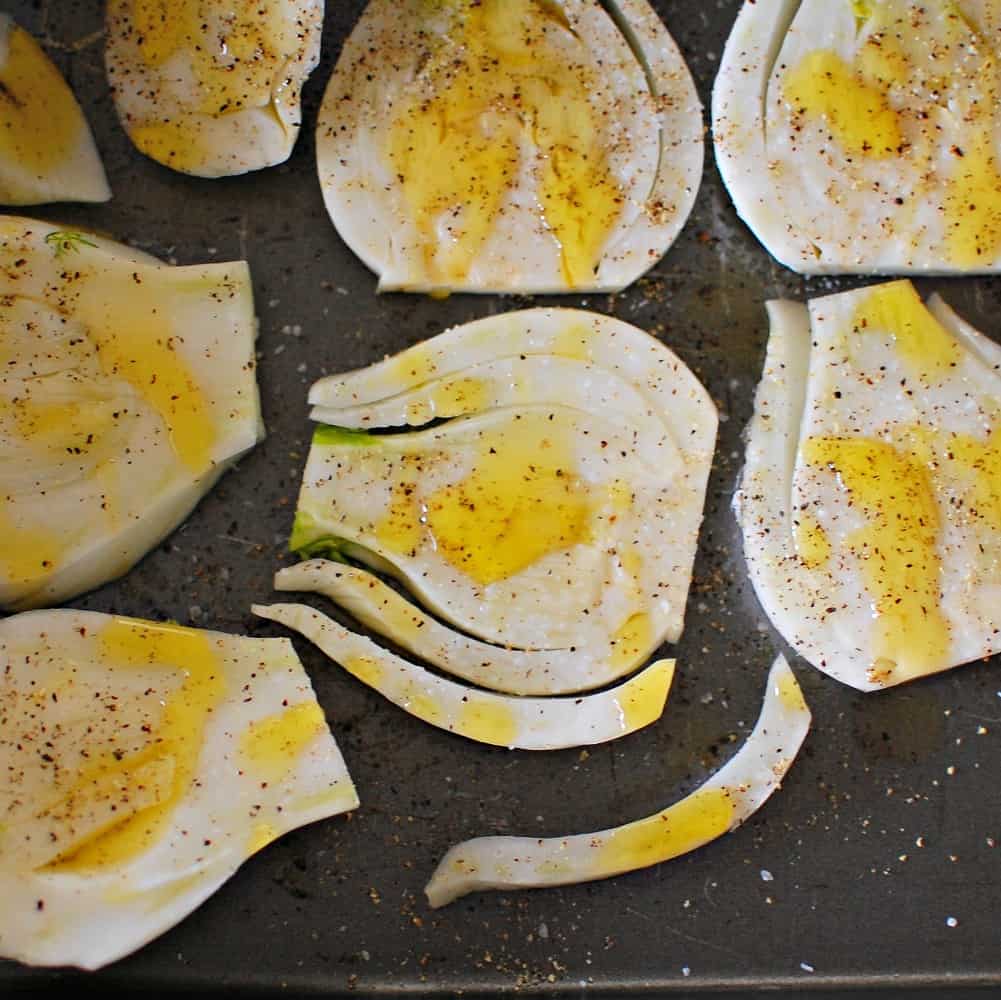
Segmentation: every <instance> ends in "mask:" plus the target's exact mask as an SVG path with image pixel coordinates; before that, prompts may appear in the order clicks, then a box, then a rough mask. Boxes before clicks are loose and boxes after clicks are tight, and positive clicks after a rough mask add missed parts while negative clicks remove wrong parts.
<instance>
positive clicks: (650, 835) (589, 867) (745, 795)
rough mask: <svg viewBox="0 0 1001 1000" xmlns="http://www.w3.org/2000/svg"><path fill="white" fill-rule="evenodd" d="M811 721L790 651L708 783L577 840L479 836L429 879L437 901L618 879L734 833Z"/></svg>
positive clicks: (766, 793)
mask: <svg viewBox="0 0 1001 1000" xmlns="http://www.w3.org/2000/svg"><path fill="white" fill-rule="evenodd" d="M809 727H810V710H809V709H808V708H807V706H806V702H805V701H804V700H803V694H802V692H801V691H800V688H799V685H798V684H797V682H796V678H795V676H794V675H793V673H792V671H791V670H790V669H789V665H788V664H787V663H786V661H785V659H784V658H783V657H782V656H779V657H778V659H776V661H775V663H774V664H773V666H772V668H771V671H770V672H769V675H768V684H767V688H766V690H765V697H764V703H763V705H762V708H761V715H760V716H759V718H758V721H757V723H756V724H755V726H754V730H753V731H752V733H751V735H750V736H749V737H748V738H747V742H745V743H744V745H743V746H742V747H741V748H740V750H738V751H737V753H736V754H735V755H734V756H733V757H732V758H731V759H730V760H729V761H728V762H727V763H726V764H725V765H724V766H723V767H722V768H720V770H719V771H717V772H716V774H714V775H713V776H712V777H711V778H710V779H709V780H708V781H707V782H705V784H703V785H701V786H700V787H699V788H697V789H696V790H695V791H694V792H692V793H691V794H690V795H688V796H686V797H685V798H683V799H681V800H680V801H678V802H675V803H674V804H673V805H671V806H668V807H667V808H666V809H663V810H661V811H660V812H657V813H654V814H653V815H652V816H647V817H645V818H644V819H640V820H636V821H634V822H632V823H628V824H626V825H625V826H619V827H613V828H611V829H608V830H601V831H600V832H598V833H583V834H577V835H575V836H571V837H552V838H546V839H535V838H532V837H478V838H476V839H475V840H467V841H465V842H464V843H461V844H457V845H456V846H455V847H453V848H451V849H450V850H449V851H448V853H447V854H446V855H445V857H444V858H442V860H441V862H440V863H439V864H438V867H437V868H436V869H435V872H434V874H433V875H432V876H431V880H430V882H428V884H427V886H426V888H425V890H424V891H425V893H426V894H427V897H428V902H429V903H430V904H431V905H432V906H433V907H439V906H446V905H447V904H449V903H451V902H453V901H454V900H456V899H458V898H459V897H460V896H464V895H466V894H467V893H470V892H480V891H483V890H486V889H533V888H542V887H546V886H556V885H572V884H575V883H578V882H592V881H595V880H597V879H603V878H611V877H612V876H614V875H621V874H622V873H624V872H628V871H635V870H637V869H639V868H646V867H649V866H650V865H655V864H660V863H661V862H663V861H669V860H670V859H671V858H676V857H679V856H680V855H682V854H687V853H688V852H689V851H694V850H696V849H697V848H699V847H702V846H703V845H704V844H707V843H709V842H710V841H712V840H715V839H716V838H717V837H719V836H721V835H722V834H724V833H728V832H730V831H732V830H735V829H736V828H737V827H738V826H740V824H741V823H743V822H744V821H745V820H747V819H748V817H750V816H751V815H752V814H753V813H755V812H756V811H757V810H758V809H760V808H761V806H762V805H763V804H764V803H765V802H766V801H767V800H768V798H769V797H770V796H771V794H772V792H774V791H775V790H776V789H777V788H778V787H779V785H780V783H781V781H782V779H783V778H784V777H785V774H786V772H787V771H788V770H789V768H790V766H791V765H792V762H793V760H794V759H795V757H796V754H797V753H798V752H799V748H800V747H801V746H802V744H803V740H804V739H805V738H806V734H807V731H808V730H809Z"/></svg>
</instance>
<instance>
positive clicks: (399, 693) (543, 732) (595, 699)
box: [252, 604, 674, 750]
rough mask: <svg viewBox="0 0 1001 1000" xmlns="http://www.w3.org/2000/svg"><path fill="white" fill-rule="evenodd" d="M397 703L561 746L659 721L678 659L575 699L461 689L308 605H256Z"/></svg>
mask: <svg viewBox="0 0 1001 1000" xmlns="http://www.w3.org/2000/svg"><path fill="white" fill-rule="evenodd" d="M252 610H253V612H254V614H255V615H257V616H259V617H260V618H267V619H270V620H271V621H275V622H278V623H280V624H282V625H285V626H286V627H287V628H290V629H293V630H295V631H296V632H299V633H301V634H302V635H304V636H305V637H306V638H307V639H309V640H310V641H311V642H313V643H315V644H316V645H317V646H319V648H320V649H321V650H323V652H324V653H326V654H327V656H329V657H330V658H331V659H332V660H334V661H335V662H337V663H339V664H340V665H341V666H342V667H344V669H345V670H347V671H348V672H349V673H351V674H352V675H354V676H355V677H356V678H357V679H358V680H360V681H361V682H362V683H363V684H367V685H368V686H369V687H371V688H373V689H374V690H376V691H378V692H379V693H380V694H381V695H383V696H384V697H385V698H388V699H389V700H390V701H391V702H393V703H394V704H395V705H398V706H399V707H400V708H402V709H404V710H405V711H407V712H409V713H410V714H411V715H414V716H416V717H417V718H419V719H421V720H422V721H424V722H427V723H429V724H430V725H432V726H437V727H438V728H439V729H445V730H447V731H449V732H452V733H455V734H456V735H458V736H465V737H466V738H467V739H471V740H475V741H476V742H479V743H488V744H491V745H493V746H500V747H507V748H509V749H519V750H559V749H564V748H566V747H577V746H589V745H591V744H595V743H605V742H607V741H609V740H614V739H618V738H619V737H620V736H625V735H627V734H628V733H631V732H635V731H636V730H637V729H642V728H643V727H644V726H648V725H650V723H652V722H655V721H656V720H657V719H658V718H660V716H661V714H662V713H663V711H664V703H665V701H666V699H667V693H668V690H669V689H670V686H671V681H672V679H673V677H674V661H673V660H658V661H657V662H655V663H653V664H651V665H650V666H649V667H647V668H646V669H645V670H643V671H641V672H640V673H638V674H637V675H636V676H635V677H633V678H632V679H630V680H628V681H626V682H625V683H624V684H621V685H619V686H618V687H616V688H612V689H611V690H609V691H603V692H601V693H600V694H592V695H584V696H581V697H578V698H512V697H507V696H505V695H499V694H494V693H492V692H488V691H478V690H475V689H473V688H468V687H464V686H463V685H461V684H457V683H455V682H454V681H450V680H446V679H445V678H443V677H438V676H437V675H435V674H432V673H430V672H429V671H427V670H425V669H424V668H423V667H419V666H417V665H416V664H413V663H410V662H408V661H407V660H404V659H402V658H401V657H399V656H396V655H394V654H393V653H390V652H387V651H386V650H385V649H383V648H382V647H381V646H378V645H376V643H374V642H372V641H371V640H370V639H367V638H365V637H364V636H360V635H357V634H356V633H354V632H351V631H349V630H348V629H345V628H342V627H341V626H340V625H338V624H337V623H336V622H335V621H333V620H332V619H331V618H328V617H327V616H326V615H324V614H322V613H321V612H319V611H316V610H314V609H313V608H310V607H308V606H307V605H304V604H273V605H254V607H253V609H252Z"/></svg>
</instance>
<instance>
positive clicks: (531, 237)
mask: <svg viewBox="0 0 1001 1000" xmlns="http://www.w3.org/2000/svg"><path fill="white" fill-rule="evenodd" d="M373 60H375V61H377V63H378V67H377V68H373ZM703 144H704V140H703V131H702V113H701V107H700V104H699V98H698V95H697V93H696V91H695V87H694V84H693V82H692V79H691V76H690V74H689V72H688V69H687V67H686V65H685V62H684V59H683V57H682V55H681V53H680V51H679V50H678V48H677V46H676V45H675V43H674V40H673V39H672V38H671V36H670V35H669V33H668V31H667V29H666V28H665V26H664V25H663V23H662V22H661V20H660V18H659V17H658V16H657V14H656V13H655V12H654V11H653V9H652V7H651V6H650V4H649V3H647V0H620V2H618V3H615V4H609V3H600V2H598V0H561V2H560V3H549V2H545V3H539V2H536V0H446V2H443V3H427V2H426V0H402V2H396V0H370V2H369V3H368V4H367V6H366V8H365V11H364V13H363V14H362V16H361V18H360V20H359V21H358V24H357V26H356V27H355V29H354V31H353V32H352V34H351V36H350V38H349V39H348V40H347V42H346V43H345V45H344V47H343V49H342V51H341V54H340V57H339V58H338V61H337V66H336V67H335V69H334V73H333V75H332V77H331V80H330V84H329V86H328V88H327V92H326V95H325V96H324V100H323V106H322V108H321V110H320V121H319V128H318V135H317V166H318V169H319V176H320V184H321V187H322V189H323V193H324V199H325V201H326V205H327V210H328V212H329V214H330V217H331V219H332V220H333V222H334V225H335V226H336V227H337V229H338V232H339V233H340V235H341V236H342V238H343V239H344V241H345V242H346V243H347V244H348V246H349V247H350V248H351V249H352V250H353V251H354V252H355V253H356V254H357V255H358V256H359V257H360V258H361V259H362V260H363V261H364V262H365V264H366V265H368V267H370V268H371V269H372V270H373V271H375V272H376V273H377V274H378V276H379V288H380V289H381V290H406V291H425V292H426V291H439V290H443V289H447V290H451V291H473V292H566V291H572V290H576V291H584V290H589V289H590V290H614V289H620V288H623V287H625V286H626V285H628V284H630V283H632V282H633V281H635V280H636V279H637V278H639V277H640V275H642V274H643V273H644V272H645V271H647V270H648V268H650V267H651V266H652V265H653V264H654V263H656V261H657V260H659V259H660V257H661V256H662V255H663V254H664V253H665V252H666V250H667V249H668V247H669V246H670V245H671V243H672V242H673V241H674V239H675V237H676V236H677V234H678V232H679V231H680V230H681V227H682V226H683V224H684V222H685V220H686V218H687V217H688V214H689V212H690V210H691V207H692V204H693V202H694V200H695V195H696V192H697V190H698V186H699V182H700V179H701V173H702V159H703Z"/></svg>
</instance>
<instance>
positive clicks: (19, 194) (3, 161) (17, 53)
mask: <svg viewBox="0 0 1001 1000" xmlns="http://www.w3.org/2000/svg"><path fill="white" fill-rule="evenodd" d="M110 197H111V189H110V188H109V187H108V180H107V178H106V177H105V174H104V167H103V166H102V165H101V158H100V155H99V154H98V151H97V146H96V145H95V144H94V136H93V134H92V133H91V131H90V126H89V125H88V124H87V120H86V118H84V116H83V111H81V110H80V105H79V104H78V103H77V100H76V98H75V97H74V96H73V92H72V91H71V90H70V88H69V86H68V85H67V83H66V81H65V80H64V79H63V77H62V74H60V72H59V70H58V69H56V67H55V66H54V65H53V63H52V62H51V61H50V60H49V57H48V56H47V55H46V54H45V52H44V51H43V49H42V48H41V46H39V44H38V43H37V42H36V41H35V40H34V39H33V38H32V37H31V35H29V34H28V33H27V32H26V31H25V30H24V29H22V28H19V27H18V26H17V25H16V24H15V23H14V21H13V20H12V19H11V17H10V16H9V15H8V14H4V13H0V205H40V204H43V203H45V202H50V201H89V202H93V201H107V200H108V199H109V198H110Z"/></svg>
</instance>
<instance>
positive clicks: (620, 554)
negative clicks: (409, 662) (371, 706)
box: [280, 309, 716, 694]
mask: <svg viewBox="0 0 1001 1000" xmlns="http://www.w3.org/2000/svg"><path fill="white" fill-rule="evenodd" d="M310 401H311V402H312V403H313V405H314V410H313V415H314V417H318V418H321V419H324V420H328V421H332V422H333V423H336V424H339V425H341V426H340V427H321V428H319V429H318V430H317V432H316V435H315V437H314V442H313V446H312V448H311V450H310V455H309V458H308V460H307V466H306V471H305V475H304V478H303V485H302V489H301V492H300V496H299V504H298V509H297V514H296V522H295V528H294V532H293V538H292V548H293V549H294V550H296V551H298V552H300V553H301V554H303V555H306V556H325V557H329V558H334V559H341V560H344V559H350V560H352V561H354V562H361V563H364V564H366V565H367V566H368V567H370V568H372V569H375V570H379V571H384V572H387V573H390V574H392V575H393V576H395V577H397V578H398V579H400V580H402V581H403V582H404V583H405V585H406V586H407V587H408V588H409V589H410V591H411V592H412V593H413V594H414V595H415V596H416V597H417V599H418V600H419V601H420V602H421V603H422V604H424V605H426V606H427V607H428V608H429V609H430V610H431V611H433V612H435V613H436V614H437V615H438V616H439V617H440V618H442V619H444V621H446V622H447V623H449V624H451V625H454V626H456V627H458V628H461V629H462V630H463V631H464V632H466V633H467V636H463V637H459V636H457V635H456V636H455V637H454V638H453V639H452V640H449V639H448V637H447V636H446V633H445V632H444V631H443V630H442V628H441V626H435V627H429V629H428V631H427V632H420V633H417V632H415V628H418V629H421V630H422V629H423V628H424V625H420V626H414V625H413V622H414V616H416V618H417V619H419V620H421V621H422V622H424V623H426V624H429V625H430V622H431V619H430V618H429V617H428V616H427V615H425V614H424V613H423V612H420V611H417V610H414V611H413V612H412V613H408V612H407V610H406V608H405V607H404V605H403V604H402V603H401V601H400V600H399V599H398V598H396V597H394V596H393V595H390V594H388V593H387V592H386V591H385V590H380V589H379V585H378V584H377V583H373V585H372V586H366V581H367V578H366V577H365V576H363V575H361V574H360V573H359V572H358V571H352V572H350V573H343V574H342V575H341V576H340V577H336V576H334V577H331V575H330V574H331V573H335V572H336V571H335V570H331V569H329V568H327V569H325V570H324V571H323V572H322V573H321V572H319V571H318V570H317V569H316V567H314V568H313V570H314V571H310V572H306V571H304V573H305V575H303V574H300V575H298V576H297V577H295V579H296V580H297V581H298V583H297V584H293V583H292V582H291V581H292V579H293V578H292V577H290V576H286V577H284V578H280V579H282V580H283V581H285V582H282V583H281V584H280V585H281V586H283V587H285V586H286V583H287V586H288V588H291V587H293V586H301V587H302V588H303V589H320V590H323V592H325V593H326V594H327V595H328V596H330V597H332V599H334V600H336V601H338V602H339V603H345V604H347V605H349V606H350V607H351V609H352V610H353V611H354V612H355V613H356V614H357V615H358V616H359V617H360V618H361V619H362V620H363V621H365V622H366V624H367V625H368V626H369V627H370V628H372V629H374V630H375V631H377V632H380V633H382V634H384V635H386V636H387V637H389V638H393V639H395V640H397V641H399V642H400V643H401V645H403V646H404V647H405V648H407V649H409V650H411V651H412V652H414V653H416V654H417V655H420V656H422V657H424V658H425V659H428V660H429V661H431V662H433V663H434V664H435V665H436V666H439V667H441V668H442V669H444V670H448V671H451V672H453V673H457V674H458V675H460V676H462V677H465V678H467V679H469V680H472V681H474V682H476V683H480V684H484V685H487V686H490V687H492V688H494V689H496V690H502V691H507V692H515V693H523V694H555V693H566V692H569V691H580V690H587V689H589V688H594V687H598V686H600V685H602V684H605V683H608V682H609V681H612V680H614V679H616V678H618V677H621V676H623V675H624V674H626V673H628V672H629V671H631V670H633V669H635V667H636V666H638V665H639V664H640V663H642V662H644V661H645V659H646V658H647V657H648V656H649V655H650V653H652V652H653V651H654V650H655V649H656V648H657V647H658V646H659V645H660V644H661V643H662V642H663V641H664V640H665V639H667V640H675V639H677V638H678V636H679V635H680V632H681V627H682V621H683V615H684V604H685V598H686V595H687V591H688V585H689V581H690V579H691V566H692V560H693V558H694V552H695V543H696V537H697V533H698V525H699V521H700V519H701V511H702V503H703V499H704V494H705V486H706V479H707V476H708V470H709V466H710V463H711V458H712V449H713V443H714V439H715V431H716V412H715V408H714V407H713V405H712V403H711V401H710V400H709V398H708V396H707V395H706V393H705V390H704V389H703V388H702V387H701V385H699V383H698V381H697V380H696V379H695V377H694V376H693V375H692V373H691V372H690V371H689V370H688V369H687V368H686V367H685V366H684V364H683V363H682V362H681V361H680V360H679V359H678V358H677V357H676V356H675V355H674V354H673V353H672V352H671V351H669V350H668V349H667V348H665V347H664V346H663V345H662V344H660V343H659V342H658V341H656V340H654V339H653V338H652V337H649V336H647V335H646V334H644V333H642V332H641V331H639V330H637V329H636V328H635V327H631V326H629V325H628V324H625V323H622V322H620V321H618V320H613V319H610V318H608V317H604V316H599V315H596V314H591V313H585V312H579V311H575V310H553V309H536V310H529V311H525V312H517V313H509V314H507V315H504V316H500V317H493V318H491V319H488V320H482V321H479V322H476V323H471V324H467V325H466V326H463V327H458V328H456V329H454V330H450V331H447V332H446V333H444V334H441V335H440V336H439V337H435V338H433V339H431V340H430V341H427V342H426V343H424V344H421V345H419V346H418V347H415V348H411V349H410V350H408V351H404V352H403V353H402V354H400V355H398V356H397V357H395V358H391V359H388V360H387V361H384V362H380V363H379V364H376V365H373V366H371V367H370V368H367V369H363V370H361V371H358V372H353V373H349V374H347V375H343V376H335V377H331V378H328V379H324V380H322V381H321V382H319V383H317V384H316V385H315V386H314V387H313V389H312V391H311V393H310ZM434 418H439V419H440V418H451V419H446V421H445V422H444V423H438V424H436V425H434V426H431V427H426V428H424V429H421V430H416V431H406V432H403V433H390V434H372V433H366V432H364V431H368V430H377V429H383V428H400V427H401V426H404V427H405V426H407V425H414V424H416V425H423V424H426V423H427V422H428V421H430V420H432V419H434ZM348 428H351V429H348ZM362 429H364V430H362ZM321 577H322V579H321ZM390 604H391V605H392V608H393V609H394V610H393V611H392V613H391V614H385V613H384V612H385V611H386V610H387V609H388V608H389V606H390ZM408 622H410V623H411V624H407V623H408ZM407 632H409V633H411V635H410V638H407V637H406V636H405V635H403V634H398V633H407ZM419 635H426V636H431V635H433V636H434V638H433V639H422V640H420V642H419V643H418V644H415V637H417V638H419ZM487 644H491V645H492V646H494V647H496V648H495V649H494V655H491V656H488V655H487V651H488V649H489V648H490V647H489V646H488V645H487ZM477 657H481V659H480V661H479V662H480V663H481V664H483V663H486V662H487V661H488V660H489V666H486V667H482V666H477V663H476V658H477ZM574 663H576V668H574V666H573V664H574ZM575 673H576V678H575V677H574V674H575Z"/></svg>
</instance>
